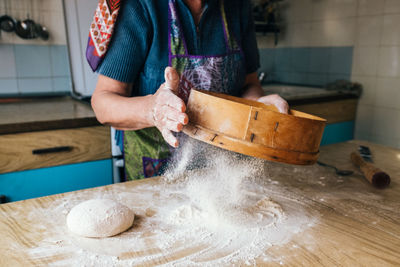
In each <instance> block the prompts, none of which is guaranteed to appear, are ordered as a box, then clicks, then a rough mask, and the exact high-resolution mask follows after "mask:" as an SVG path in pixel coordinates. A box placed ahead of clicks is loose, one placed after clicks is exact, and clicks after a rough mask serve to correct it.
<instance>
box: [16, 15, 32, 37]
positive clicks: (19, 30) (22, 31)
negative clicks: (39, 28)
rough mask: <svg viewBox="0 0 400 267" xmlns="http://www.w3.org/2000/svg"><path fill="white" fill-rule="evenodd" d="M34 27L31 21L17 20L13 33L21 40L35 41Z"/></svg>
mask: <svg viewBox="0 0 400 267" xmlns="http://www.w3.org/2000/svg"><path fill="white" fill-rule="evenodd" d="M35 25H36V23H35V22H34V21H33V20H31V19H26V20H24V21H20V20H19V21H17V24H16V25H15V33H16V34H17V35H18V36H19V37H21V38H22V39H35V38H37V34H36V31H35Z"/></svg>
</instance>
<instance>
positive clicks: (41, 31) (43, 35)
mask: <svg viewBox="0 0 400 267" xmlns="http://www.w3.org/2000/svg"><path fill="white" fill-rule="evenodd" d="M35 32H36V34H37V36H38V37H40V39H42V40H43V41H47V40H49V38H50V34H49V31H48V30H47V28H46V27H45V26H42V25H40V24H39V23H36V24H35Z"/></svg>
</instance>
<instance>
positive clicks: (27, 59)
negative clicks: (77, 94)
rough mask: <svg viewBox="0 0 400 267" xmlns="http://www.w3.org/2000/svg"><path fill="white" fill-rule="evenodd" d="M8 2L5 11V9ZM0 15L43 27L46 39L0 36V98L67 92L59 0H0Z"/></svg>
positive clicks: (61, 15) (67, 82)
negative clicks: (29, 21) (9, 15)
mask: <svg viewBox="0 0 400 267" xmlns="http://www.w3.org/2000/svg"><path fill="white" fill-rule="evenodd" d="M6 1H8V10H6ZM0 11H1V12H0V14H1V15H2V14H3V13H5V12H7V14H11V15H12V17H14V18H15V19H26V18H27V14H29V16H30V18H32V19H33V20H34V21H36V22H38V23H40V24H42V25H44V26H46V27H47V28H48V30H49V32H50V39H49V40H48V41H43V40H41V39H33V40H25V39H21V38H20V37H18V36H17V35H16V34H15V33H6V32H4V31H1V34H0V96H2V95H3V96H4V95H27V94H37V93H40V94H43V93H45V94H48V93H50V94H54V93H63V92H69V91H70V90H71V79H70V68H69V60H68V49H67V40H66V33H65V22H64V12H63V6H62V2H61V0H1V1H0Z"/></svg>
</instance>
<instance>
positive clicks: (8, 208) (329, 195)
mask: <svg viewBox="0 0 400 267" xmlns="http://www.w3.org/2000/svg"><path fill="white" fill-rule="evenodd" d="M359 144H363V145H368V146H370V148H371V151H372V153H373V156H374V161H375V163H376V165H377V166H379V167H381V168H382V169H384V170H385V171H387V172H388V173H389V174H390V175H391V178H392V183H391V185H390V187H389V188H387V189H384V190H378V189H375V188H373V187H372V186H371V185H370V184H369V183H368V182H367V181H366V180H365V179H363V178H362V176H361V175H360V174H359V173H357V172H356V173H355V174H354V175H352V176H349V177H339V176H336V175H335V174H334V173H333V171H332V170H331V169H329V168H324V167H321V166H317V165H314V166H304V167H302V166H290V165H285V164H278V163H268V169H269V173H270V178H271V179H268V181H266V182H267V183H268V187H270V188H271V192H272V193H271V194H273V192H275V190H272V189H273V188H276V189H279V188H281V189H284V190H286V192H287V194H286V195H285V196H287V197H289V196H296V198H297V203H298V204H299V203H300V205H302V207H304V209H305V210H306V211H307V212H310V213H309V214H311V215H309V216H310V217H312V218H310V219H315V223H314V225H313V226H311V227H309V228H307V229H305V230H303V231H300V232H297V233H296V234H295V235H293V236H292V237H291V238H290V240H288V241H287V242H286V243H285V244H282V245H275V246H272V247H269V249H268V251H266V254H267V255H268V256H266V257H261V258H258V259H257V260H256V263H257V264H259V265H262V266H276V265H279V264H283V265H288V266H299V265H303V266H311V265H323V266H337V265H346V266H358V265H362V266H389V265H393V266H398V265H399V264H400V259H399V253H400V188H399V184H400V168H399V167H398V166H399V164H400V150H397V149H393V148H388V147H384V146H380V145H375V144H371V143H367V142H361V141H350V142H346V143H340V144H335V145H329V146H325V147H321V157H320V160H321V161H324V162H326V163H330V164H334V165H336V166H337V167H338V168H345V169H353V170H356V169H355V167H354V166H352V164H351V162H350V160H349V157H350V153H351V152H352V151H355V150H357V147H358V145H359ZM144 185H148V186H150V187H149V188H159V189H156V190H162V187H161V182H160V179H159V178H155V179H146V180H141V181H133V182H127V183H123V184H115V185H110V186H105V187H99V188H94V189H89V190H82V191H76V192H71V193H66V194H60V195H53V196H48V197H43V198H37V199H31V200H26V201H21V202H16V203H10V204H4V205H0V235H1V237H2V238H1V239H0V255H2V257H0V265H1V266H16V265H18V266H23V265H29V266H32V265H65V266H68V265H69V266H71V265H75V266H76V265H84V263H85V262H86V263H88V265H91V266H126V265H127V264H129V263H132V262H135V260H136V259H137V260H139V259H141V262H140V264H141V265H145V266H153V265H161V264H166V263H173V262H178V261H179V260H180V259H182V258H184V257H188V256H190V255H193V258H194V259H195V258H196V255H197V254H196V253H197V252H198V251H199V250H201V249H206V251H209V250H212V248H213V246H210V247H208V248H203V247H202V246H201V245H199V244H198V243H195V242H194V241H191V242H194V243H193V244H192V245H191V244H190V243H189V244H182V243H179V242H177V243H176V244H175V246H176V249H174V250H171V251H170V250H163V249H162V248H160V247H157V245H156V243H155V240H154V236H152V232H153V231H151V232H148V233H147V234H144V235H142V236H137V235H135V233H136V231H138V230H137V229H140V228H141V227H143V226H144V225H146V222H147V218H149V217H151V216H153V215H154V214H153V213H152V212H151V211H152V210H151V209H150V210H149V209H148V208H147V207H148V206H151V201H150V200H148V199H141V198H137V199H129V196H131V195H130V194H131V193H132V192H134V191H135V192H138V194H144V192H143V190H144V189H143V186H144ZM138 188H139V189H138ZM94 197H103V198H114V199H118V200H119V201H121V202H122V203H135V204H132V205H136V206H133V207H132V208H133V209H134V211H135V213H140V216H138V219H137V221H136V223H135V224H134V227H133V228H131V229H130V230H128V232H127V233H125V234H123V235H121V237H118V236H117V237H112V238H107V239H88V238H75V237H73V236H72V235H71V234H70V233H68V231H67V229H66V226H65V218H66V215H67V213H68V211H69V209H70V208H71V207H72V206H73V205H76V204H78V203H80V202H81V201H84V200H87V199H90V198H94ZM271 197H273V196H271ZM144 210H145V211H146V212H141V211H144ZM152 227H153V228H154V230H157V229H156V226H152ZM164 230H165V231H167V230H166V229H164ZM164 230H163V231H164ZM130 238H133V239H135V241H132V240H131V239H130ZM124 242H130V243H131V242H137V245H138V246H139V245H140V246H146V249H144V250H140V249H132V251H130V252H122V251H123V250H124V249H126V246H124V244H125V243H124ZM133 247H135V243H134V244H133ZM198 256H199V257H201V254H200V255H198ZM224 256H225V254H222V255H221V254H219V255H217V254H216V255H215V257H224ZM207 260H213V259H207ZM204 262H207V261H206V260H205V259H203V261H201V263H204ZM246 264H247V263H246V262H240V260H239V262H235V265H246ZM131 265H133V264H131ZM225 265H227V266H231V265H232V263H229V262H225Z"/></svg>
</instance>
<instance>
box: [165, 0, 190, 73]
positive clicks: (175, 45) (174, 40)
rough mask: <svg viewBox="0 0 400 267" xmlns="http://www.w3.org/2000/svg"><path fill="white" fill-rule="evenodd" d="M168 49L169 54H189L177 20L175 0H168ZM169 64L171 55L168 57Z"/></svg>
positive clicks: (180, 25)
mask: <svg viewBox="0 0 400 267" xmlns="http://www.w3.org/2000/svg"><path fill="white" fill-rule="evenodd" d="M168 49H169V53H170V55H173V56H176V55H185V56H187V55H189V53H188V49H187V45H186V40H185V38H184V35H183V28H182V24H181V22H180V20H179V17H178V13H177V9H176V0H168ZM169 61H170V62H169V65H170V66H171V57H170V59H169Z"/></svg>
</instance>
